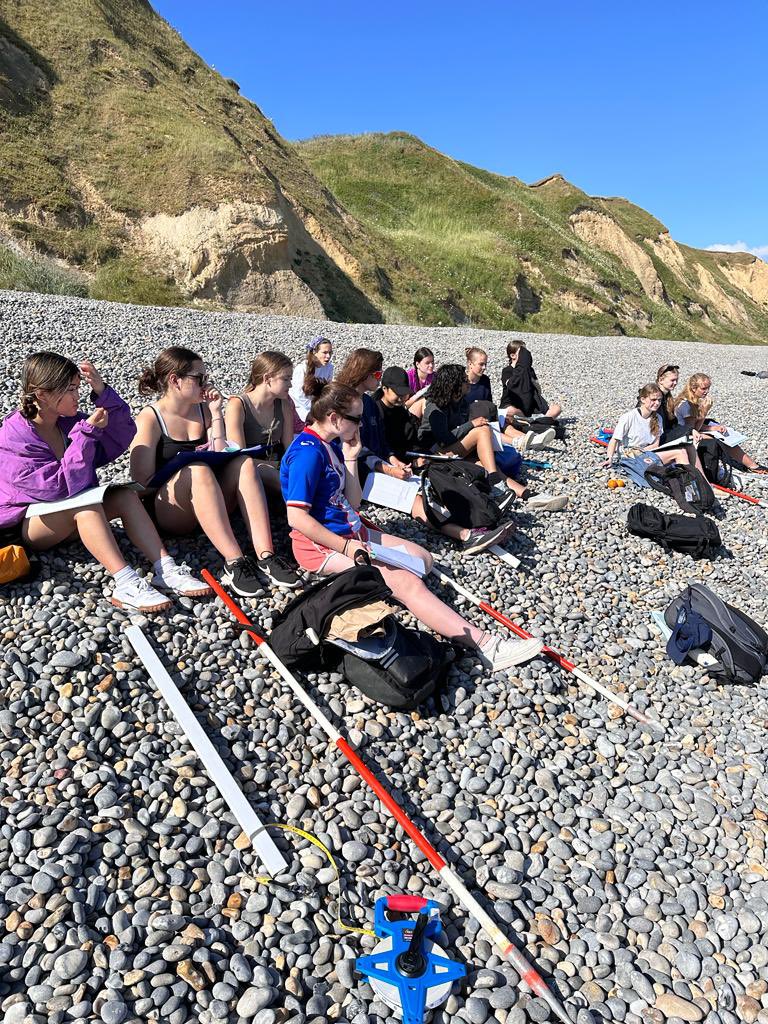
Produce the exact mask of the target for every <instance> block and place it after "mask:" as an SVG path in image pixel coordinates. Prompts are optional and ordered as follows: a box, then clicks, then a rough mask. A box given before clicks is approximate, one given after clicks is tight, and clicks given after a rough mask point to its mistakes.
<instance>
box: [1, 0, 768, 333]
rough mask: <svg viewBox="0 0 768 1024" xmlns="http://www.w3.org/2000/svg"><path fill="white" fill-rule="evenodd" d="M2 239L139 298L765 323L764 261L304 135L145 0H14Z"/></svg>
mask: <svg viewBox="0 0 768 1024" xmlns="http://www.w3.org/2000/svg"><path fill="white" fill-rule="evenodd" d="M2 245H5V246H6V247H10V248H11V249H12V250H13V251H14V253H36V254H44V255H45V256H47V257H48V258H50V259H52V260H55V261H56V262H57V263H59V264H63V265H64V266H66V267H70V268H75V269H77V271H78V272H79V274H80V278H79V279H78V280H81V281H82V282H84V284H83V287H85V288H90V290H91V293H92V294H94V295H97V296H99V297H110V298H116V299H128V300H129V301H130V300H131V298H132V295H133V292H132V291H131V287H132V285H133V284H136V282H138V284H139V285H141V286H142V287H141V288H140V289H139V291H140V292H141V294H143V295H144V296H146V295H149V298H146V297H144V298H140V299H138V300H137V301H160V302H162V301H166V298H164V297H163V296H165V295H167V296H169V297H168V298H167V301H178V302H193V303H195V304H199V305H204V306H205V305H207V306H212V307H216V308H231V309H241V310H253V311H270V312H277V313H291V314H299V315H305V316H310V317H318V316H320V317H322V316H326V317H328V318H330V319H334V320H350V321H363V322H365V321H371V322H376V321H380V320H382V319H384V318H385V317H386V318H388V319H392V320H406V321H412V322H417V323H425V324H451V323H455V324H469V323H471V324H474V325H475V326H478V327H495V328H506V329H512V330H514V329H517V328H523V329H526V330H534V331H535V330H542V331H543V330H555V331H557V330H562V331H566V332H571V333H584V334H606V333H625V334H645V335H650V336H653V337H667V338H674V337H701V338H707V339H712V340H733V341H738V340H752V339H759V340H768V266H766V264H764V263H763V262H761V261H760V260H757V259H755V258H754V257H751V256H748V255H746V254H741V253H738V254H732V253H711V252H700V251H697V250H694V249H691V248H689V247H687V246H685V245H681V244H679V243H677V242H675V241H674V240H673V239H672V238H671V237H670V235H669V232H668V231H667V229H666V228H665V227H664V225H663V224H661V223H660V222H659V221H657V220H656V219H655V218H654V217H652V216H651V215H650V214H648V213H646V212H645V211H644V210H640V209H639V208H638V207H636V206H633V205H632V204H631V203H629V202H627V201H626V200H623V199H618V198H605V197H595V196H589V195H587V194H586V193H584V192H583V191H581V190H580V189H578V188H576V187H575V186H573V185H571V184H570V183H569V182H567V181H566V180H565V179H564V178H563V177H562V176H561V175H559V174H554V175H551V176H550V177H548V178H545V179H543V180H542V181H539V182H536V183H534V184H532V185H526V184H524V183H523V182H521V181H519V180H518V179H516V178H504V177H501V176H499V175H496V174H490V173H488V172H486V171H483V170H481V169H479V168H476V167H471V166H470V165H468V164H463V163H460V162H458V161H456V160H453V159H451V158H450V157H447V156H445V155H444V154H442V153H438V152H437V151H436V150H433V149H431V148H430V147H429V146H427V145H425V144H424V143H423V142H421V141H420V140H419V139H416V138H414V137H413V136H410V135H405V134H403V133H398V132H395V133H392V134H389V135H365V136H357V137H347V136H345V137H321V138H317V139H313V140H309V141H307V142H305V143H300V144H296V145H292V144H290V143H287V142H286V141H285V140H284V139H282V138H281V137H280V135H279V134H278V133H277V131H276V130H275V128H274V126H273V125H272V124H271V122H270V121H269V120H268V119H267V118H266V117H265V116H264V115H263V114H262V112H261V111H260V110H259V108H258V107H257V106H255V105H254V104H253V103H252V102H250V101H249V100H247V99H245V98H244V97H243V96H241V95H240V92H239V87H238V86H237V83H235V82H233V81H232V80H231V79H225V78H222V77H221V76H220V75H219V74H217V73H216V72H215V71H214V70H213V69H212V68H210V67H208V66H207V65H206V64H205V63H204V62H203V61H202V60H201V59H200V57H198V56H197V55H196V54H195V53H194V52H193V51H192V50H190V49H189V47H187V46H186V44H185V43H184V42H183V40H182V39H181V38H180V37H179V36H178V34H177V33H176V32H175V31H174V30H173V29H171V28H170V26H169V25H168V24H167V23H166V22H164V21H163V20H162V19H161V18H159V17H158V16H157V15H156V14H155V12H154V11H153V10H152V8H151V6H150V5H149V4H148V3H146V2H145V0H46V2H43V0H0V246H2ZM105 281H106V282H107V283H106V284H105V283H104V282H105ZM152 282H159V283H160V284H161V285H162V288H161V290H160V291H159V292H158V291H157V290H154V291H153V289H152V287H151V285H152ZM147 283H149V286H150V287H149V288H148V290H147ZM142 289H143V290H142ZM162 289H165V291H163V290H162ZM157 296H160V297H157Z"/></svg>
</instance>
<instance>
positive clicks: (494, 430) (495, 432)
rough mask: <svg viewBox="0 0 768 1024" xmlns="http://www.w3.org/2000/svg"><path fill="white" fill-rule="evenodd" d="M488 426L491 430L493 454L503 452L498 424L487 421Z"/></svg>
mask: <svg viewBox="0 0 768 1024" xmlns="http://www.w3.org/2000/svg"><path fill="white" fill-rule="evenodd" d="M488 426H489V427H490V428H491V441H492V442H493V450H494V451H495V452H503V451H504V442H503V441H502V439H501V430H500V428H499V424H498V423H493V422H492V421H490V420H489V421H488Z"/></svg>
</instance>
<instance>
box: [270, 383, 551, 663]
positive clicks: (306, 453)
mask: <svg viewBox="0 0 768 1024" xmlns="http://www.w3.org/2000/svg"><path fill="white" fill-rule="evenodd" d="M312 393H313V401H312V405H311V410H310V416H309V421H308V423H309V425H308V426H307V427H305V428H304V430H303V431H302V433H301V434H299V435H298V436H297V437H295V438H294V440H293V443H292V444H291V446H290V447H289V449H288V451H287V452H286V453H285V455H284V456H283V460H282V462H281V464H280V485H281V487H282V491H283V497H284V498H285V504H286V507H287V510H288V523H289V525H290V527H291V541H292V544H293V553H294V556H295V558H296V560H297V562H298V563H299V565H301V566H302V568H304V569H306V570H308V571H309V572H316V573H319V574H321V575H333V574H335V573H338V572H343V571H344V570H345V569H349V568H351V567H352V566H353V565H354V564H355V561H356V560H359V559H360V558H361V556H364V557H368V556H369V548H368V543H369V542H373V543H377V544H383V545H384V546H385V547H396V546H401V547H405V549H406V550H407V551H408V552H409V553H410V554H412V555H416V556H417V557H418V558H421V559H422V560H423V562H424V564H425V566H426V568H427V572H429V570H430V568H431V566H432V556H431V555H430V554H429V552H428V551H426V550H425V549H424V548H422V547H419V545H418V544H413V543H411V542H410V541H403V540H401V539H400V538H399V537H393V536H391V535H389V534H386V533H379V532H378V531H376V530H373V529H371V528H370V527H367V526H365V525H363V523H362V522H361V520H360V516H359V515H358V512H357V509H358V507H359V505H360V498H361V493H360V482H359V479H358V476H357V459H358V456H359V454H360V450H361V443H360V422H361V419H362V414H363V403H362V400H361V398H360V396H359V395H358V393H357V392H356V391H355V390H354V389H353V388H350V387H348V386H347V385H346V384H340V383H339V382H338V381H333V382H330V383H328V382H326V381H323V380H316V381H315V382H314V385H313V391H312ZM378 568H379V570H380V572H381V574H382V576H383V577H384V580H385V582H386V584H387V586H388V587H389V588H390V590H391V591H392V593H393V594H394V596H395V597H396V598H397V599H398V600H399V601H400V602H401V603H402V604H404V605H405V607H406V608H407V609H408V610H409V611H410V612H411V613H412V614H413V615H414V616H415V617H416V618H417V619H419V620H420V621H421V622H423V623H424V624H425V625H426V626H428V627H429V628H430V629H432V630H434V631H435V632H436V633H439V634H440V635H441V636H444V637H447V638H448V639H450V640H453V641H456V642H457V643H461V644H464V645H466V646H469V647H474V648H476V649H477V651H478V654H479V656H480V658H481V659H482V661H483V664H484V665H485V666H486V667H487V668H489V669H491V671H493V672H498V671H502V670H504V669H507V668H510V667H511V666H512V665H518V664H520V663H522V662H524V661H528V660H529V659H531V658H534V657H535V656H536V655H537V654H538V653H539V652H540V651H541V649H542V646H543V643H542V641H541V640H536V639H532V640H522V641H521V640H512V639H507V638H505V637H504V638H502V637H500V636H497V635H495V634H492V633H488V632H485V631H484V630H482V629H480V628H478V627H477V626H473V625H472V624H471V623H470V622H467V621H466V620H465V619H463V618H462V617H461V616H460V615H459V614H458V613H457V612H455V611H454V610H453V609H452V608H449V607H448V605H446V604H443V602H442V601H441V600H440V599H439V598H438V597H436V596H435V595H434V594H433V593H432V592H431V591H430V590H429V589H428V588H427V586H426V585H425V583H424V581H423V580H422V579H421V577H419V576H417V575H415V574H414V573H412V572H409V571H408V570H406V569H398V568H394V567H392V566H387V565H379V566H378Z"/></svg>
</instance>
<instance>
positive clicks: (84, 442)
mask: <svg viewBox="0 0 768 1024" xmlns="http://www.w3.org/2000/svg"><path fill="white" fill-rule="evenodd" d="M95 404H96V405H97V406H101V408H102V409H106V410H107V411H108V412H109V422H108V423H107V426H106V427H104V428H101V427H94V426H93V425H92V424H90V423H88V422H86V421H87V419H88V417H87V415H86V414H85V413H83V412H79V413H77V414H76V415H75V416H60V417H59V423H58V425H59V427H60V428H61V431H62V433H63V434H64V435H65V436H66V437H68V438H69V444H68V446H67V450H66V451H65V452H64V455H63V457H62V458H61V461H59V459H57V458H56V455H55V454H54V452H53V450H52V449H51V448H50V447H49V446H48V444H46V442H45V441H44V440H43V439H42V437H40V435H39V434H38V432H37V430H36V429H35V425H34V423H31V422H30V421H29V420H26V419H24V417H23V416H22V415H21V413H20V412H13V413H11V415H10V416H6V418H5V419H4V420H3V423H2V426H0V528H3V527H8V526H14V525H15V524H16V523H19V522H21V520H22V519H23V518H24V514H25V512H26V510H27V506H28V505H31V504H33V503H34V502H36V501H61V500H62V499H63V498H68V497H70V496H71V495H73V494H79V493H80V492H81V491H85V490H87V489H88V488H89V487H95V486H96V484H97V483H98V480H97V477H96V470H97V469H99V468H100V467H101V466H106V465H107V463H109V462H113V461H114V460H115V459H117V458H119V457H120V456H121V455H122V454H123V452H124V451H125V450H126V449H127V448H128V445H129V444H130V443H131V441H132V440H133V437H134V435H135V433H136V424H135V423H134V422H133V417H132V416H131V410H130V409H129V408H128V405H127V403H126V402H124V401H123V399H122V398H121V397H120V396H119V395H118V394H117V392H116V391H113V390H112V388H110V387H107V388H104V390H103V391H102V393H101V394H100V395H99V396H98V398H96V402H95Z"/></svg>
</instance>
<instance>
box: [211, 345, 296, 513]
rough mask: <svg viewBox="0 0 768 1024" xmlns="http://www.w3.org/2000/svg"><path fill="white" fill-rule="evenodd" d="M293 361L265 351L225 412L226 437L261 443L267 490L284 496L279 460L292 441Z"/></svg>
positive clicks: (233, 441) (238, 441) (260, 463)
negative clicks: (291, 398)
mask: <svg viewBox="0 0 768 1024" xmlns="http://www.w3.org/2000/svg"><path fill="white" fill-rule="evenodd" d="M292 373H293V363H292V362H291V360H290V359H289V358H288V356H286V355H284V354H283V353H282V352H262V353H261V354H260V355H258V356H256V358H255V359H254V360H253V362H252V363H251V372H250V374H249V376H248V383H247V384H246V386H245V390H244V391H243V392H242V394H240V395H233V396H232V398H231V399H230V400H229V402H228V403H227V408H226V412H225V414H224V424H225V426H226V434H227V440H228V441H229V443H230V444H236V445H238V447H240V448H254V447H256V446H257V445H262V446H263V447H264V451H263V452H260V453H259V454H258V455H256V456H255V458H256V468H257V469H258V472H259V476H260V477H261V480H262V482H263V484H264V487H265V488H266V490H268V491H270V492H271V493H274V494H276V495H278V496H279V497H281V498H282V493H281V491H280V473H279V472H278V467H279V465H280V459H281V458H282V457H283V455H284V454H285V452H286V450H287V449H288V446H289V444H290V443H291V441H292V440H293V434H294V431H293V409H292V407H291V400H290V397H289V394H288V391H289V388H290V386H291V376H292Z"/></svg>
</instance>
